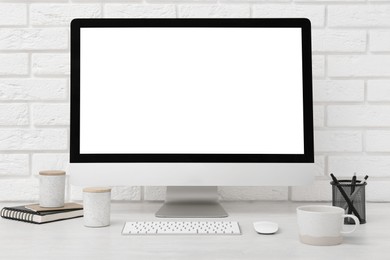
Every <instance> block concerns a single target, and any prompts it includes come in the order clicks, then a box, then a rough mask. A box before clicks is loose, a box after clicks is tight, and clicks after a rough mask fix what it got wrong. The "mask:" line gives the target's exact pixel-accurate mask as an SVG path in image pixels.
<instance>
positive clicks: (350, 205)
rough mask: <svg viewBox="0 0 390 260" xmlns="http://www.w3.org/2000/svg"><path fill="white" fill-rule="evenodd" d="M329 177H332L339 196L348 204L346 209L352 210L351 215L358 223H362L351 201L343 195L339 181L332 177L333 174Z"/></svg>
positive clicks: (343, 191)
mask: <svg viewBox="0 0 390 260" xmlns="http://www.w3.org/2000/svg"><path fill="white" fill-rule="evenodd" d="M330 177H332V179H333V182H334V184H335V185H336V187H337V188H338V189H339V191H340V193H341V195H342V196H343V197H344V199H345V201H346V202H347V204H348V207H349V208H350V209H351V210H352V212H353V214H354V215H355V216H356V217H357V218H358V219H359V222H362V219H361V217H360V215H359V212H357V210H356V209H355V207H354V206H353V205H352V202H351V200H350V199H349V197H348V195H347V194H346V193H345V190H344V189H343V187H341V186H340V183H339V181H338V180H337V179H336V177H335V176H334V175H333V173H331V174H330Z"/></svg>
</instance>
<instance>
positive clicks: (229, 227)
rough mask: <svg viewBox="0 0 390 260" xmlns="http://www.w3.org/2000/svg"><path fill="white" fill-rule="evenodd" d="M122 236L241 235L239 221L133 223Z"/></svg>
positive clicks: (128, 223) (126, 226)
mask: <svg viewBox="0 0 390 260" xmlns="http://www.w3.org/2000/svg"><path fill="white" fill-rule="evenodd" d="M122 235H241V231H240V226H239V225H238V222H237V221H137V222H135V221H133V222H126V223H125V226H124V227H123V230H122Z"/></svg>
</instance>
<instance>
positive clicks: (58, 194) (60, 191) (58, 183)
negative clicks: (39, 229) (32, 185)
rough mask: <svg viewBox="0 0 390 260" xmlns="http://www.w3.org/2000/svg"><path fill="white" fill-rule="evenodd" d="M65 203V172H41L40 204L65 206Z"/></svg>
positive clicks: (48, 206) (50, 206) (44, 205)
mask: <svg viewBox="0 0 390 260" xmlns="http://www.w3.org/2000/svg"><path fill="white" fill-rule="evenodd" d="M64 203H65V172H64V171H40V172H39V206H41V207H47V208H53V207H54V208H57V207H63V206H64Z"/></svg>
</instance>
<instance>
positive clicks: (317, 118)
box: [0, 0, 390, 201]
mask: <svg viewBox="0 0 390 260" xmlns="http://www.w3.org/2000/svg"><path fill="white" fill-rule="evenodd" d="M75 17H119V18H125V17H137V18H141V17H144V18H148V17H150V18H152V17H165V18H176V17H177V18H189V17H248V18H249V17H308V18H310V19H311V22H312V26H313V41H312V42H313V76H314V79H315V80H314V86H313V88H314V91H313V92H314V93H313V96H314V126H315V150H316V158H315V160H316V168H315V175H316V181H315V182H314V183H313V184H312V185H308V186H303V187H293V188H292V187H290V188H288V187H266V188H262V187H221V188H220V189H219V193H220V197H221V198H222V199H226V200H287V199H290V200H325V201H327V200H330V199H331V188H330V185H329V181H330V180H329V176H328V174H329V173H330V172H333V173H335V174H336V175H337V176H340V177H348V178H349V177H350V176H352V174H353V172H356V173H357V174H358V175H359V176H363V175H365V174H368V175H370V179H369V184H368V186H367V199H368V200H374V201H390V2H389V1H365V0H355V1H348V0H323V1H317V0H277V1H271V0H188V1H184V2H183V1H180V0H115V1H109V0H44V1H41V0H34V1H30V0H18V1H0V201H12V200H36V199H37V196H38V181H37V174H38V172H39V171H40V170H45V169H63V170H66V171H67V170H68V160H69V155H68V149H69V146H68V142H69V140H68V137H69V74H70V65H69V49H70V44H69V26H68V25H69V22H70V21H71V20H72V19H73V18H75ZM164 194H165V191H164V187H145V188H141V187H116V188H114V190H113V198H114V199H115V200H140V199H145V200H161V199H162V198H163V196H164ZM81 195H82V194H81V190H80V188H79V187H68V188H67V198H68V199H74V200H80V199H81V198H82V197H81Z"/></svg>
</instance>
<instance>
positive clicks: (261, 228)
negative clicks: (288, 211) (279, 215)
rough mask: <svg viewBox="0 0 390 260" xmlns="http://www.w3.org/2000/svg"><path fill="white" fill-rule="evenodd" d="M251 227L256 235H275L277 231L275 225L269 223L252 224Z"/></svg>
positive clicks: (276, 225) (277, 227)
mask: <svg viewBox="0 0 390 260" xmlns="http://www.w3.org/2000/svg"><path fill="white" fill-rule="evenodd" d="M253 227H254V228H255V230H256V232H257V233H259V234H263V235H271V234H275V233H276V232H277V231H278V229H279V226H278V224H277V223H275V222H270V221H259V222H254V223H253Z"/></svg>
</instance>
